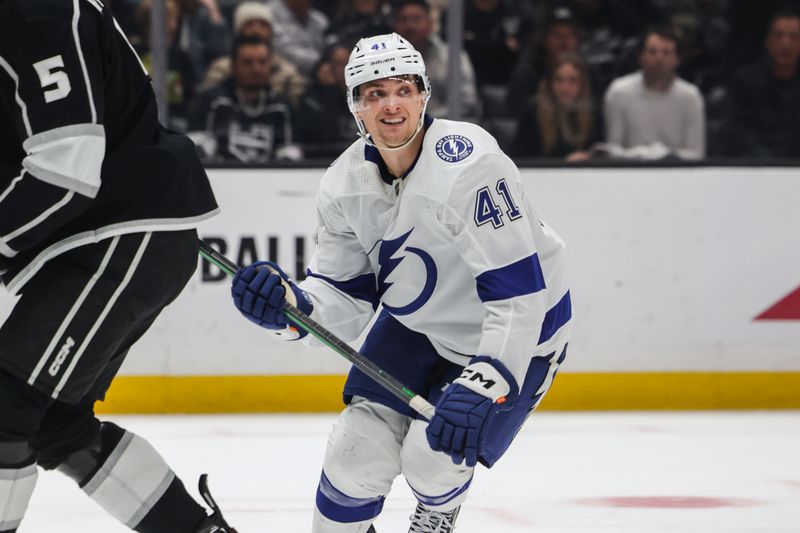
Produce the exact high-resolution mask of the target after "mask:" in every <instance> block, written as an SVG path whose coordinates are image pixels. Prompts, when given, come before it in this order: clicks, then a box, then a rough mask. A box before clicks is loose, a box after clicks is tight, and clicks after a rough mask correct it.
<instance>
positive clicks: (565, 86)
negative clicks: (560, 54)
mask: <svg viewBox="0 0 800 533" xmlns="http://www.w3.org/2000/svg"><path fill="white" fill-rule="evenodd" d="M580 93H581V73H580V72H579V71H578V69H577V68H575V65H573V64H572V63H564V64H563V65H561V66H560V67H558V68H557V69H556V71H555V73H554V74H553V95H554V96H555V97H556V100H557V101H558V103H559V104H561V105H564V106H569V105H571V104H574V103H575V101H576V100H577V99H578V96H580Z"/></svg>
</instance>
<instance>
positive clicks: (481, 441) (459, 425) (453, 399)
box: [425, 356, 519, 466]
mask: <svg viewBox="0 0 800 533" xmlns="http://www.w3.org/2000/svg"><path fill="white" fill-rule="evenodd" d="M518 394H519V388H518V387H517V382H516V380H515V379H514V376H512V375H511V372H509V371H508V369H507V368H506V367H505V365H503V363H501V362H500V361H499V360H497V359H493V358H491V357H486V356H478V357H475V358H473V359H472V361H470V364H469V365H467V366H466V367H464V370H463V371H462V372H461V375H460V376H459V377H458V378H457V379H455V380H453V383H452V384H450V386H449V387H447V389H446V390H445V391H444V393H443V394H442V397H441V398H439V401H438V402H437V403H436V414H435V415H434V416H433V418H431V421H430V423H428V428H427V429H426V430H425V435H426V436H427V438H428V444H430V446H431V448H432V449H434V450H436V451H441V452H445V453H446V454H448V455H450V457H451V458H452V460H453V463H455V464H461V462H462V461H465V460H466V463H467V466H475V465H476V464H477V462H478V458H479V457H480V456H481V451H482V449H483V446H484V445H485V443H486V438H487V437H488V435H487V432H486V429H487V428H488V426H489V424H490V423H491V421H492V418H493V417H494V416H495V415H496V414H497V413H499V412H501V411H505V410H508V409H510V408H511V405H512V404H513V402H514V400H515V399H516V398H517V396H518Z"/></svg>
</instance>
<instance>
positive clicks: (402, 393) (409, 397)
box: [200, 239, 434, 420]
mask: <svg viewBox="0 0 800 533" xmlns="http://www.w3.org/2000/svg"><path fill="white" fill-rule="evenodd" d="M200 255H202V256H203V257H204V258H205V259H207V260H208V261H210V262H211V263H213V264H214V265H216V266H218V267H219V268H220V269H222V271H223V272H225V273H226V274H228V275H229V276H234V275H235V274H236V272H237V271H238V270H239V266H238V265H237V264H236V263H234V262H233V261H231V260H230V259H228V258H227V257H225V256H224V255H222V254H221V253H219V252H218V251H216V250H215V249H213V248H212V247H211V245H209V244H208V243H207V242H205V241H204V240H202V239H200ZM283 309H284V311H285V312H286V316H287V317H288V318H289V320H291V321H292V322H293V323H294V324H295V325H296V326H298V327H300V328H302V329H304V330H305V331H307V332H308V333H310V334H311V335H313V336H314V337H316V338H317V339H318V340H319V341H321V342H322V343H323V344H325V345H326V346H328V347H329V348H331V349H332V350H333V351H335V352H336V353H338V354H339V355H341V356H342V357H344V358H345V359H347V360H348V361H350V362H351V363H353V365H354V366H355V367H356V368H358V369H359V370H361V371H362V372H364V373H365V374H366V375H368V376H369V377H371V378H372V379H373V380H375V381H376V382H377V383H378V384H379V385H381V386H382V387H383V388H385V389H386V390H388V391H389V392H391V393H392V394H394V395H395V396H397V397H398V398H400V400H402V401H403V402H404V403H405V404H406V405H408V406H409V407H411V408H412V409H413V410H414V411H416V412H418V413H419V414H421V415H422V416H424V417H425V418H426V419H428V420H430V419H431V417H433V413H434V407H433V405H431V404H430V402H428V400H426V399H425V398H423V397H422V396H420V395H419V394H417V393H415V392H414V391H412V390H411V389H409V388H408V387H406V386H405V385H403V384H402V383H400V382H399V381H397V380H396V379H395V378H394V377H392V376H390V375H389V374H387V373H386V372H384V371H383V370H381V369H380V368H379V367H378V366H377V365H376V364H375V363H373V362H372V361H370V360H369V359H367V358H366V357H364V356H363V355H362V354H360V353H359V352H358V351H356V350H354V349H353V348H351V347H350V346H349V345H348V344H347V343H346V342H344V341H343V340H341V339H339V338H338V337H336V335H334V334H333V333H331V332H330V331H328V330H327V329H325V328H324V327H322V326H321V325H319V324H318V323H317V322H316V321H314V320H313V319H312V318H311V317H309V316H308V315H306V314H305V313H303V312H302V311H300V310H299V309H298V308H297V307H295V306H293V305H292V304H290V303H288V302H284V304H283Z"/></svg>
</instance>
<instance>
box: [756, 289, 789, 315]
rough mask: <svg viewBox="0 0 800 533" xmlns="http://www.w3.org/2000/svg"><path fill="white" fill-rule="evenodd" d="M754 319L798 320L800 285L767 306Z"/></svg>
mask: <svg viewBox="0 0 800 533" xmlns="http://www.w3.org/2000/svg"><path fill="white" fill-rule="evenodd" d="M755 320H800V287H797V288H796V289H795V290H794V291H793V292H791V293H789V294H788V295H786V296H784V297H783V298H781V299H780V300H778V302H777V303H775V304H773V305H772V306H770V307H769V308H767V310H766V311H764V312H762V313H761V314H760V315H758V316H757V317H756V318H755Z"/></svg>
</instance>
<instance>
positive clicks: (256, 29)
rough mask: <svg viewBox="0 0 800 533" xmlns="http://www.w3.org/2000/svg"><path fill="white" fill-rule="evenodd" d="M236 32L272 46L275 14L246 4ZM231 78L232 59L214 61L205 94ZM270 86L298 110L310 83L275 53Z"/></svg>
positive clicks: (257, 4) (258, 4)
mask: <svg viewBox="0 0 800 533" xmlns="http://www.w3.org/2000/svg"><path fill="white" fill-rule="evenodd" d="M233 31H234V34H235V37H237V38H238V37H255V38H258V39H261V40H262V41H264V42H266V43H267V44H268V45H270V47H271V45H272V36H273V34H274V31H273V22H272V13H271V12H270V10H269V8H267V7H266V6H265V5H264V4H263V3H261V2H242V3H241V4H239V6H238V7H237V8H236V11H235V12H234V14H233ZM230 75H231V59H230V57H228V56H226V57H221V58H219V59H217V60H216V61H214V62H213V63H212V64H211V66H210V67H209V68H208V70H207V71H206V74H205V76H204V78H203V81H202V83H201V84H200V89H201V90H206V89H209V88H211V87H214V86H215V85H218V84H220V83H221V82H223V81H224V80H225V79H227V78H229V77H230ZM270 86H271V87H272V89H273V90H274V91H275V92H276V93H278V94H282V95H284V96H286V97H287V98H288V99H289V102H290V103H291V104H292V105H293V106H296V105H297V104H298V102H299V101H300V97H301V96H302V95H303V93H305V91H306V86H307V80H306V79H305V78H304V77H303V76H302V75H301V74H300V72H298V70H297V68H296V67H295V66H294V65H292V64H291V63H290V62H289V61H287V60H286V59H285V58H283V57H281V56H280V54H278V53H277V52H275V51H274V50H273V52H272V74H271V76H270Z"/></svg>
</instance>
